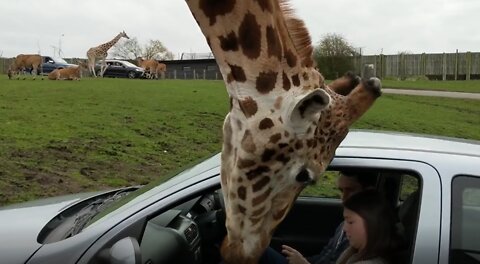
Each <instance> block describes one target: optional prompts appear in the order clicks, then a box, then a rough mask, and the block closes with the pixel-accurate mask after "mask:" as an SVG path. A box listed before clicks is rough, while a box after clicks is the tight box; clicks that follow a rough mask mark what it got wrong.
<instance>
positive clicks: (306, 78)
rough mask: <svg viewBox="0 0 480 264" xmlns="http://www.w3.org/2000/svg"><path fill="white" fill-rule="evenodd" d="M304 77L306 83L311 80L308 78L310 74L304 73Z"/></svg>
mask: <svg viewBox="0 0 480 264" xmlns="http://www.w3.org/2000/svg"><path fill="white" fill-rule="evenodd" d="M302 77H303V80H305V81H308V80H309V79H310V77H308V73H306V72H304V73H303V74H302Z"/></svg>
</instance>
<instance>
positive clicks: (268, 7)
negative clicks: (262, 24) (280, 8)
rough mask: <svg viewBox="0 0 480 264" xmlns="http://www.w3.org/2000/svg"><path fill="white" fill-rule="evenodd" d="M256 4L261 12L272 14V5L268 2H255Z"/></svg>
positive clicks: (260, 0) (258, 0)
mask: <svg viewBox="0 0 480 264" xmlns="http://www.w3.org/2000/svg"><path fill="white" fill-rule="evenodd" d="M256 1H257V2H258V5H259V6H260V7H261V8H262V11H263V12H265V10H266V11H268V12H270V13H272V11H273V8H272V3H271V2H270V0H256Z"/></svg>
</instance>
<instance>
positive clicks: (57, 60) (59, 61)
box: [53, 58, 68, 64]
mask: <svg viewBox="0 0 480 264" xmlns="http://www.w3.org/2000/svg"><path fill="white" fill-rule="evenodd" d="M53 60H54V61H55V62H57V63H65V64H68V62H67V61H66V60H64V59H62V58H53Z"/></svg>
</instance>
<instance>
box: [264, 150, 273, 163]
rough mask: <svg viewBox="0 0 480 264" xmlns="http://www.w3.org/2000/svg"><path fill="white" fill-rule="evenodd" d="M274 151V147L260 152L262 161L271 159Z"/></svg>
mask: <svg viewBox="0 0 480 264" xmlns="http://www.w3.org/2000/svg"><path fill="white" fill-rule="evenodd" d="M275 153H276V151H275V150H274V149H268V148H267V149H265V151H263V154H262V161H263V162H267V161H269V160H271V159H272V157H273V156H274V155H275Z"/></svg>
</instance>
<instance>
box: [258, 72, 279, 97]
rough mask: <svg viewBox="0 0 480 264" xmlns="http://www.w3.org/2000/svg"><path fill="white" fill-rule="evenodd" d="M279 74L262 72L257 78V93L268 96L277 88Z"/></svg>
mask: <svg viewBox="0 0 480 264" xmlns="http://www.w3.org/2000/svg"><path fill="white" fill-rule="evenodd" d="M277 75H278V72H273V71H269V72H261V73H260V74H259V75H258V77H257V83H256V85H257V91H258V92H259V93H261V94H267V93H269V92H270V91H272V90H273V88H275V83H276V82H277Z"/></svg>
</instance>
